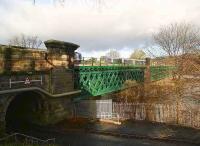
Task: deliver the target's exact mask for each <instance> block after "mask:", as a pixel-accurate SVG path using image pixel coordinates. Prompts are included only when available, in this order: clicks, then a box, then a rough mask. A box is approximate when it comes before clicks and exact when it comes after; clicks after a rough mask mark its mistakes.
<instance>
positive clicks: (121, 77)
mask: <svg viewBox="0 0 200 146" xmlns="http://www.w3.org/2000/svg"><path fill="white" fill-rule="evenodd" d="M127 80H135V81H137V82H143V81H144V67H135V66H126V67H125V66H80V67H78V68H76V69H75V81H76V84H75V85H76V87H77V88H79V89H81V90H82V91H85V93H87V94H89V95H92V96H98V95H102V94H106V93H110V92H113V91H118V90H120V89H122V88H123V87H124V86H123V85H124V83H125V81H127Z"/></svg>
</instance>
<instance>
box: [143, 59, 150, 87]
mask: <svg viewBox="0 0 200 146" xmlns="http://www.w3.org/2000/svg"><path fill="white" fill-rule="evenodd" d="M150 61H151V59H150V58H146V62H145V72H144V81H145V83H150V82H151V70H150Z"/></svg>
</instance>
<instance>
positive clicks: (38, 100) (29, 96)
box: [5, 91, 45, 131]
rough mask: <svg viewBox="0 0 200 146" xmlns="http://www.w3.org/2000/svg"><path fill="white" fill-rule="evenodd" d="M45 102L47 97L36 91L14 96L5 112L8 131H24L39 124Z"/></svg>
mask: <svg viewBox="0 0 200 146" xmlns="http://www.w3.org/2000/svg"><path fill="white" fill-rule="evenodd" d="M44 101H45V96H43V95H42V94H41V93H39V92H36V91H29V92H21V93H18V94H16V95H13V96H12V97H11V98H10V99H9V102H8V103H9V104H8V105H7V107H6V111H5V124H6V130H7V131H10V130H18V129H20V130H22V129H26V128H29V126H30V125H31V124H34V123H37V122H39V120H40V117H41V113H42V109H43V108H44V107H43V103H44Z"/></svg>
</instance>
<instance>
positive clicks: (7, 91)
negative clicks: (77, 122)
mask: <svg viewBox="0 0 200 146" xmlns="http://www.w3.org/2000/svg"><path fill="white" fill-rule="evenodd" d="M45 45H46V47H47V51H44V50H33V49H27V48H22V47H21V48H20V47H16V46H6V45H0V125H3V126H2V127H4V128H5V125H6V126H7V125H9V126H10V125H12V124H13V123H16V120H17V119H18V122H17V123H22V122H21V121H26V122H27V121H28V122H30V121H31V122H33V123H36V124H40V125H47V124H53V123H56V122H58V121H60V120H62V119H63V118H66V117H70V116H71V115H70V113H72V112H71V110H72V109H73V107H72V102H73V101H74V100H76V99H77V100H82V99H85V98H87V97H91V96H99V95H104V94H107V93H112V92H115V91H119V90H122V89H124V88H127V86H125V83H126V81H133V82H134V83H135V82H136V83H144V82H151V81H156V80H160V79H163V78H166V77H169V76H170V75H171V72H172V70H173V67H169V66H152V67H151V66H150V62H149V60H147V62H146V65H141V66H133V65H127V64H123V65H121V64H120V65H119V64H118V65H116V64H115V65H102V64H101V63H100V65H96V64H94V63H92V65H93V66H92V65H91V66H89V65H87V66H86V65H85V66H81V65H79V66H75V64H74V55H75V50H76V49H77V48H78V47H79V46H78V45H76V44H73V43H68V42H62V41H57V40H49V41H46V42H45ZM19 120H20V121H19ZM1 129H2V128H1V126H0V130H1Z"/></svg>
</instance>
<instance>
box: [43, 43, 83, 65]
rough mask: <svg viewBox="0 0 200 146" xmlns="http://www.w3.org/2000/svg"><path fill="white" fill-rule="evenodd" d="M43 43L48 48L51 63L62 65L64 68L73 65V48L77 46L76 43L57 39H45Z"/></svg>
mask: <svg viewBox="0 0 200 146" xmlns="http://www.w3.org/2000/svg"><path fill="white" fill-rule="evenodd" d="M44 43H45V45H46V47H47V50H48V58H49V59H50V60H51V62H52V64H54V65H55V66H64V67H65V68H73V67H74V56H75V50H76V49H77V48H79V46H78V45H76V44H73V43H69V42H63V41H58V40H47V41H45V42H44ZM61 61H62V62H61Z"/></svg>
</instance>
